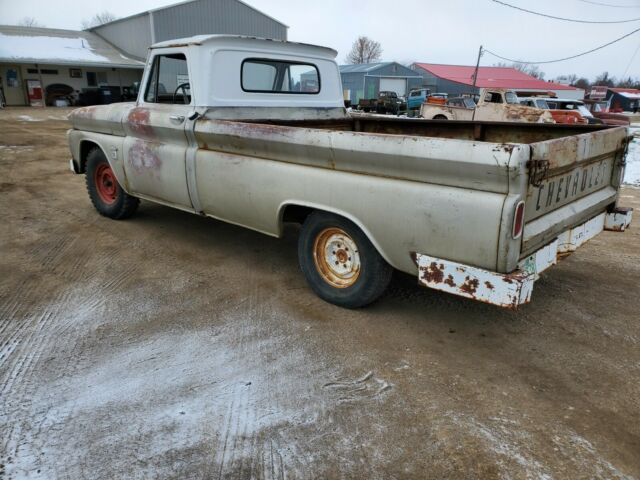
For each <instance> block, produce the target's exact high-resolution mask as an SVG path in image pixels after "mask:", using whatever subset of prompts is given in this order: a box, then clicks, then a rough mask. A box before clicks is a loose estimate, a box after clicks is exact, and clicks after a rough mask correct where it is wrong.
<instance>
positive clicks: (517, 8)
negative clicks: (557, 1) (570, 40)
mask: <svg viewBox="0 0 640 480" xmlns="http://www.w3.org/2000/svg"><path fill="white" fill-rule="evenodd" d="M491 1H492V2H495V3H499V4H500V5H504V6H505V7H509V8H514V9H516V10H520V11H522V12H527V13H532V14H533V15H540V16H541V17H547V18H553V19H554V20H563V21H565V22H575V23H629V22H637V21H639V20H640V17H638V18H631V19H629V20H611V21H600V20H577V19H575V18H564V17H555V16H553V15H547V14H546V13H540V12H534V11H533V10H527V9H526V8H522V7H518V6H516V5H511V4H510V3H506V2H502V1H501V0H491Z"/></svg>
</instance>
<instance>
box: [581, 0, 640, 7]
mask: <svg viewBox="0 0 640 480" xmlns="http://www.w3.org/2000/svg"><path fill="white" fill-rule="evenodd" d="M578 1H579V2H583V3H590V4H591V5H600V6H601V7H613V8H640V5H612V4H611V3H602V2H592V1H590V0H578Z"/></svg>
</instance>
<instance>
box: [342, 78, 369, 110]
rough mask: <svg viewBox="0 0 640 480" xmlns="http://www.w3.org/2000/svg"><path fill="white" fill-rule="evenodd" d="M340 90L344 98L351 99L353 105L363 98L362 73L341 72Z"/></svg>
mask: <svg viewBox="0 0 640 480" xmlns="http://www.w3.org/2000/svg"><path fill="white" fill-rule="evenodd" d="M340 77H341V78H342V92H343V94H344V98H345V100H351V104H352V105H355V104H357V103H358V100H360V99H361V98H364V73H341V74H340Z"/></svg>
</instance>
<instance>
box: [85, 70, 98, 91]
mask: <svg viewBox="0 0 640 480" xmlns="http://www.w3.org/2000/svg"><path fill="white" fill-rule="evenodd" d="M87 85H89V86H90V87H97V86H98V78H97V76H96V72H87Z"/></svg>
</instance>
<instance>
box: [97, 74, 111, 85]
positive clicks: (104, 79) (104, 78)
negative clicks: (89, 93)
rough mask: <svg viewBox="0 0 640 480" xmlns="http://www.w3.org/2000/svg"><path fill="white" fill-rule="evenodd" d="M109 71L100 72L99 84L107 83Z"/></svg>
mask: <svg viewBox="0 0 640 480" xmlns="http://www.w3.org/2000/svg"><path fill="white" fill-rule="evenodd" d="M108 83H109V81H108V80H107V72H98V85H107V84H108Z"/></svg>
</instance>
